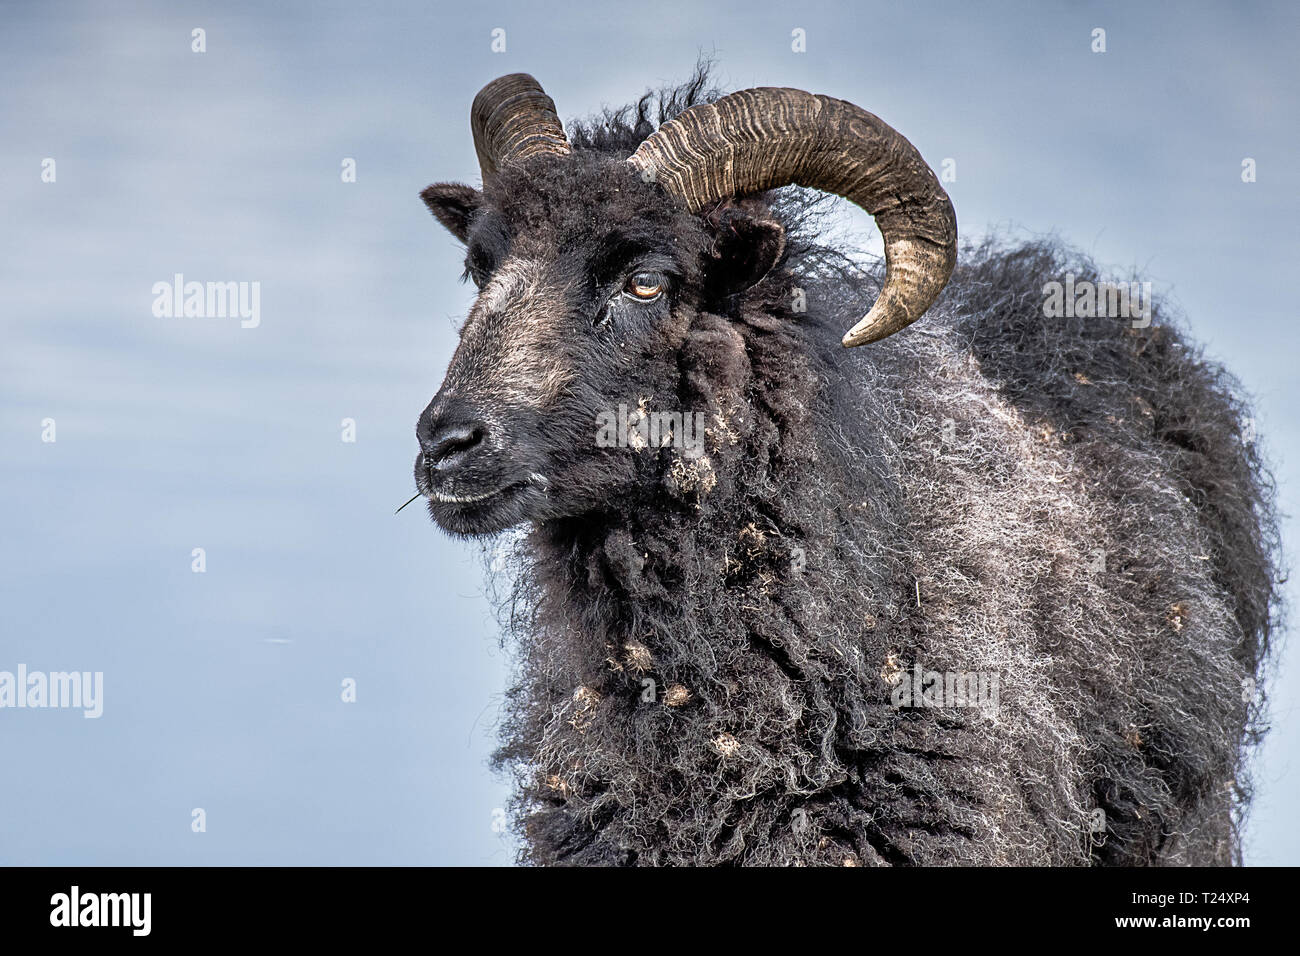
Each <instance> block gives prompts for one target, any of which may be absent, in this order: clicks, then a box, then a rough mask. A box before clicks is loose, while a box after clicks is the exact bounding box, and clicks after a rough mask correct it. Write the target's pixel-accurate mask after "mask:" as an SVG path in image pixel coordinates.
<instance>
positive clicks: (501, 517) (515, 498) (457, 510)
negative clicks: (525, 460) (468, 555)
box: [416, 472, 550, 535]
mask: <svg viewBox="0 0 1300 956" xmlns="http://www.w3.org/2000/svg"><path fill="white" fill-rule="evenodd" d="M549 484H550V483H549V482H548V481H547V479H546V478H545V477H544V476H543V475H539V474H537V473H529V474H527V475H525V476H524V477H522V478H519V479H517V480H514V481H507V482H505V483H503V484H500V485H497V486H496V487H494V488H487V489H481V488H457V489H455V490H452V489H450V488H445V489H444V488H434V487H433V486H432V484H431V483H430V482H429V479H428V478H427V477H426V476H424V475H421V474H419V473H418V472H417V477H416V487H417V488H418V489H419V492H420V494H422V495H423V496H424V497H425V498H426V499H428V502H429V504H428V508H429V515H430V516H431V517H432V518H433V520H434V521H436V522H437V523H438V524H439V525H440V526H441V527H442V528H443V529H444V530H446V531H449V532H451V533H452V534H462V535H482V534H494V533H496V532H498V531H504V530H505V529H506V528H509V527H512V526H514V525H517V524H519V523H520V522H522V521H525V520H527V518H528V517H529V514H530V512H531V507H530V506H531V505H532V504H533V503H534V502H535V501H537V500H538V499H540V498H541V497H542V496H543V495H544V494H545V491H546V488H547V486H548V485H549Z"/></svg>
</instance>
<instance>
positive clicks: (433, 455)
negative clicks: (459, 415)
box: [424, 425, 487, 471]
mask: <svg viewBox="0 0 1300 956" xmlns="http://www.w3.org/2000/svg"><path fill="white" fill-rule="evenodd" d="M486 434H487V429H485V428H484V427H483V426H482V425H452V426H449V427H447V428H442V429H440V430H438V431H437V432H435V433H434V435H433V436H432V437H431V438H430V440H429V441H428V443H427V444H425V446H424V460H425V463H426V464H427V465H428V466H429V467H430V468H432V469H434V470H435V471H436V470H438V469H441V468H445V467H447V466H448V465H451V464H453V463H455V462H456V461H458V460H459V459H460V458H461V456H463V455H464V454H465V453H466V452H468V451H472V450H473V449H474V448H476V447H477V446H478V445H480V444H481V443H482V441H483V438H484V436H485V435H486Z"/></svg>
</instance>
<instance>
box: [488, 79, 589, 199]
mask: <svg viewBox="0 0 1300 956" xmlns="http://www.w3.org/2000/svg"><path fill="white" fill-rule="evenodd" d="M469 125H470V128H471V129H472V130H473V131H474V150H475V152H477V153H478V165H479V169H480V170H481V171H482V173H483V178H484V179H487V178H488V177H489V176H491V175H492V174H493V173H495V172H496V171H497V170H498V169H499V168H501V167H502V166H504V165H505V164H506V163H512V162H518V161H520V160H524V159H527V158H528V157H530V156H536V155H537V154H539V153H551V154H553V155H556V156H567V155H569V141H568V140H567V139H565V137H564V127H563V126H562V125H560V117H559V116H557V115H556V112H555V103H554V102H553V101H552V100H551V98H550V97H549V96H547V95H546V93H545V91H544V90H543V89H542V87H541V84H539V83H538V82H537V81H536V80H535V79H533V78H532V77H531V76H529V75H528V74H527V73H511V74H509V75H508V76H499V77H497V78H496V79H495V80H493V81H492V82H491V83H489V84H488V85H487V86H485V87H483V89H481V90H479V93H478V96H476V97H474V104H473V105H472V106H471V107H470V109H469Z"/></svg>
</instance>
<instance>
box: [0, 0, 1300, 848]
mask: <svg viewBox="0 0 1300 956" xmlns="http://www.w3.org/2000/svg"><path fill="white" fill-rule="evenodd" d="M1298 27H1300V8H1297V7H1296V6H1295V5H1294V4H1292V3H1285V2H1280V3H1275V4H1267V3H1259V4H1248V5H1233V6H1228V5H1211V4H1195V3H1179V4H1157V3H1147V4H1132V3H1128V2H1118V0H1117V2H1112V3H1078V2H1070V3H1064V2H1061V3H1051V2H1049V3H1034V4H1029V3H1000V4H999V3H992V4H980V5H974V4H970V5H968V4H957V3H947V4H939V3H924V2H921V3H908V4H899V3H875V2H863V0H842V2H827V3H798V4H790V3H774V2H770V0H744V2H736V3H713V4H708V5H705V4H699V3H693V2H684V0H661V2H657V3H654V4H645V3H629V2H624V0H607V2H604V3H602V4H600V5H598V6H594V7H591V8H584V7H580V6H578V5H576V4H573V5H570V4H562V3H553V4H543V3H532V2H510V3H494V2H483V3H475V4H460V3H455V4H453V3H442V2H434V3H428V2H421V3H417V2H409V3H367V4H360V3H339V2H335V3H329V2H313V3H291V2H286V3H277V4H274V5H263V4H252V3H238V2H235V3H231V2H221V3H217V2H209V3H202V2H186V0H167V2H162V0H158V2H150V3H115V4H112V5H108V4H102V3H94V2H81V3H66V2H58V0H52V2H47V3H6V4H5V6H4V27H3V29H0V210H2V212H0V221H2V222H3V227H2V228H0V670H9V671H14V670H15V669H16V668H17V666H18V665H19V664H25V665H26V666H27V667H28V668H29V669H31V670H43V671H59V670H78V671H102V672H103V673H104V701H103V707H104V711H103V716H102V717H101V718H100V719H98V720H87V719H84V718H83V717H82V715H81V713H80V712H79V711H71V710H62V711H60V710H8V709H6V710H3V711H0V767H3V771H0V780H3V785H2V786H0V820H3V821H4V822H3V823H2V824H0V863H3V864H49V865H58V864H189V863H193V864H443V863H446V864H485V865H495V864H506V863H509V862H511V861H512V858H513V848H512V846H511V845H510V841H509V837H508V836H507V835H506V834H504V833H503V832H502V830H503V826H502V814H501V809H500V808H502V807H503V806H504V804H505V801H506V797H507V786H506V782H505V781H502V780H499V779H497V778H495V777H494V776H493V775H492V773H491V772H490V771H489V769H488V767H487V766H486V761H487V757H488V755H489V754H490V752H491V750H492V748H493V740H494V725H495V723H496V722H497V719H498V708H499V706H500V702H501V692H502V691H503V689H504V687H505V685H506V680H507V676H508V655H506V653H505V652H503V651H502V650H501V649H500V648H499V647H498V645H497V637H496V628H495V626H494V618H493V613H492V609H491V606H490V603H489V601H488V600H487V598H486V597H485V595H484V589H485V583H484V582H485V573H484V566H483V561H482V556H481V554H480V551H479V549H478V548H477V547H475V546H472V545H469V544H465V543H462V542H456V541H452V540H449V539H448V538H446V537H445V536H444V535H442V533H441V532H439V531H438V530H437V529H436V528H435V527H434V526H433V525H432V524H431V523H430V521H429V520H428V518H427V515H426V514H425V512H424V510H423V508H422V507H420V505H419V503H417V504H416V505H413V506H412V507H410V508H408V509H406V510H405V511H403V512H402V513H401V514H398V515H396V516H394V514H393V511H394V509H395V508H396V507H397V506H398V505H400V504H401V503H402V502H403V501H405V500H406V499H407V498H408V497H409V496H410V494H411V493H412V492H413V488H412V481H411V466H412V462H413V459H414V456H415V452H416V445H415V439H414V425H415V421H416V418H417V416H418V415H419V413H420V411H421V410H422V409H423V408H424V406H425V404H427V402H428V401H429V399H430V398H431V397H432V395H433V392H434V391H435V390H436V388H437V386H438V384H439V382H440V381H441V378H442V373H443V371H444V369H445V367H446V363H447V360H448V358H449V357H450V355H451V351H452V348H453V345H454V330H453V323H454V322H455V321H456V320H458V319H459V318H461V317H463V315H464V313H465V311H466V309H467V307H468V305H469V303H470V301H471V287H470V286H466V285H462V284H459V283H458V282H457V281H456V280H457V277H458V276H459V275H460V271H461V261H460V260H461V253H460V250H459V248H458V247H457V246H456V244H455V243H454V241H453V240H452V239H451V238H450V236H449V235H448V234H447V233H446V232H444V231H443V230H442V229H441V227H439V226H437V224H436V223H435V222H434V221H433V219H432V218H431V217H430V216H429V214H428V213H427V212H426V211H425V209H424V208H423V206H422V204H421V203H420V201H419V199H418V198H417V194H418V192H419V190H420V189H421V188H423V187H424V186H425V185H427V184H428V183H430V182H433V181H435V180H446V179H453V180H463V181H468V182H472V183H474V184H475V185H477V184H478V168H477V164H476V162H475V159H474V150H473V145H472V143H471V140H470V135H469V124H468V111H469V104H470V100H471V99H472V98H473V96H474V94H475V92H477V90H478V89H479V88H480V87H481V86H482V85H483V84H484V83H486V82H487V81H488V80H490V79H492V78H494V77H496V76H498V75H501V74H504V73H510V72H516V71H526V72H531V73H533V74H534V75H536V76H537V77H538V79H540V80H541V82H542V83H543V84H544V85H545V87H546V89H547V91H548V92H549V93H550V94H551V95H552V96H553V97H554V99H555V100H556V103H557V104H558V106H559V110H560V113H561V116H563V117H565V118H568V117H571V116H576V115H587V114H589V113H591V112H594V111H596V110H598V109H599V108H601V107H602V106H619V105H622V104H624V103H626V102H628V101H630V100H633V99H635V98H636V97H637V96H639V95H640V94H641V93H642V92H643V91H644V90H645V89H646V88H647V87H651V86H654V87H657V86H660V85H663V84H669V83H676V82H680V81H681V80H683V79H685V78H686V77H687V76H688V74H689V72H690V71H691V69H692V67H693V66H694V65H695V62H696V60H697V58H698V57H699V56H700V55H701V54H704V55H706V56H711V57H713V58H714V60H715V61H716V64H717V68H716V73H715V80H716V82H717V83H718V85H719V86H721V87H722V88H724V89H738V88H743V87H746V86H757V85H773V86H797V87H802V88H805V89H809V90H812V91H814V92H823V93H828V94H832V95H835V96H839V97H842V98H844V99H848V100H850V101H852V102H855V103H857V104H859V105H861V106H863V107H865V108H867V109H869V110H871V111H873V112H876V113H878V114H879V115H881V116H882V117H883V118H885V119H886V120H887V121H888V122H890V123H892V124H893V125H895V126H897V127H898V128H899V129H900V130H901V131H902V132H903V133H904V135H906V136H907V137H908V138H909V139H911V140H912V142H914V143H915V144H916V145H917V147H918V148H919V149H920V150H921V152H922V154H923V155H924V156H925V157H926V158H927V159H928V160H929V161H930V162H931V164H932V165H934V166H935V167H936V168H938V167H939V165H940V164H941V163H942V162H943V161H944V160H945V159H951V160H952V161H953V167H952V168H953V169H955V172H956V180H955V181H953V182H949V183H947V184H946V185H947V188H948V190H949V192H950V194H951V195H952V197H953V201H954V203H955V205H956V208H957V212H958V217H959V220H960V229H961V231H962V233H963V234H964V235H965V236H967V237H975V236H978V235H980V234H981V233H984V232H987V231H989V230H994V229H998V230H1004V231H1009V232H1010V233H1011V234H1012V235H1020V236H1028V235H1033V234H1042V233H1049V232H1054V233H1057V234H1059V235H1061V236H1062V237H1063V238H1065V239H1066V240H1068V241H1069V242H1071V243H1073V244H1074V245H1076V246H1078V247H1080V248H1081V249H1083V250H1084V251H1085V252H1088V253H1090V254H1091V255H1093V256H1095V257H1096V258H1097V259H1098V260H1099V261H1100V262H1102V263H1104V264H1106V265H1110V266H1113V267H1115V268H1116V269H1117V270H1119V271H1121V272H1127V271H1128V270H1129V269H1132V268H1136V269H1138V270H1139V271H1141V272H1142V273H1143V275H1144V277H1145V278H1148V279H1150V280H1152V281H1153V282H1154V283H1155V288H1156V291H1157V293H1158V294H1165V295H1169V296H1171V297H1172V298H1173V299H1174V300H1175V301H1176V302H1177V303H1178V304H1179V305H1180V307H1181V309H1182V310H1183V311H1184V312H1185V314H1186V316H1187V319H1188V322H1189V324H1190V327H1191V329H1192V331H1193V334H1194V335H1195V337H1196V338H1198V339H1199V341H1200V342H1202V343H1203V344H1204V345H1205V346H1206V349H1207V352H1208V354H1210V355H1211V356H1212V357H1214V358H1217V359H1219V360H1222V361H1223V362H1224V363H1226V364H1227V365H1228V366H1229V367H1230V368H1231V369H1232V370H1233V371H1234V372H1235V373H1236V374H1237V375H1238V376H1239V377H1240V378H1241V380H1242V382H1243V383H1244V385H1245V387H1246V389H1247V390H1248V391H1249V392H1250V393H1252V394H1253V395H1254V396H1255V397H1256V398H1257V400H1258V408H1259V415H1258V420H1257V428H1258V433H1259V435H1260V441H1261V442H1262V443H1263V445H1264V447H1265V448H1266V449H1267V450H1268V452H1269V453H1270V455H1271V457H1272V459H1273V460H1274V462H1275V463H1276V465H1277V475H1278V478H1279V484H1280V493H1281V505H1282V508H1283V510H1284V511H1286V512H1288V513H1294V512H1295V511H1296V497H1297V489H1298V487H1300V486H1298V484H1297V483H1298V481H1300V472H1298V471H1297V463H1298V451H1300V426H1298V425H1297V423H1296V420H1295V417H1294V416H1293V415H1291V414H1289V413H1290V411H1291V410H1292V409H1294V408H1295V407H1296V406H1297V404H1300V384H1297V381H1298V380H1297V376H1296V374H1295V368H1296V364H1297V360H1298V359H1300V356H1298V355H1297V350H1296V346H1297V334H1296V331H1295V329H1296V324H1295V323H1296V316H1295V312H1296V307H1295V294H1294V276H1295V268H1296V262H1297V261H1300V230H1298V229H1297V225H1296V224H1297V222H1300V190H1298V189H1297V187H1296V179H1295V173H1296V162H1297V156H1298V155H1300V128H1298V126H1297V123H1296V118H1297V115H1300V71H1297V70H1296V68H1295V62H1294V50H1295V47H1296V43H1297V40H1298V39H1300V30H1298V29H1297V28H1298ZM1099 28H1100V29H1102V30H1104V31H1105V35H1104V42H1105V52H1094V49H1093V48H1094V46H1095V45H1096V42H1097V41H1096V38H1095V34H1094V30H1096V29H1099ZM195 30H201V31H203V32H202V33H201V34H197V35H196V34H195V32H194V31H195ZM799 31H802V33H800V32H799ZM200 40H201V41H202V43H200V42H199V41H200ZM801 41H802V46H803V50H802V51H799V50H797V48H798V47H799V46H800V45H801ZM200 45H201V46H202V47H203V51H202V52H197V51H196V50H195V47H196V46H200ZM1248 158H1249V159H1253V160H1254V161H1255V163H1254V166H1255V169H1256V181H1255V182H1249V183H1248V182H1243V179H1242V170H1243V161H1244V160H1246V159H1248ZM49 160H53V164H51V163H50V162H49ZM349 160H350V161H351V165H349V162H348V161H349ZM1288 164H1290V165H1288ZM349 168H350V169H352V170H354V172H355V181H345V180H347V179H348V176H347V171H348V169H349ZM51 174H52V175H51ZM51 179H52V181H50V180H51ZM849 225H854V226H857V225H861V226H862V227H863V228H866V227H867V225H868V221H867V220H865V217H863V219H862V221H861V222H860V223H854V222H852V221H851V220H850V221H849ZM876 248H877V249H878V248H879V247H878V244H877V246H876ZM177 273H181V274H183V275H184V276H185V278H186V280H187V281H203V282H207V281H221V282H225V281H233V282H250V283H251V282H257V283H259V284H260V324H258V325H257V326H256V327H255V328H243V327H241V322H240V320H239V318H237V317H235V318H193V317H191V318H175V317H173V318H166V317H158V316H156V315H155V314H154V312H153V304H154V299H155V294H154V292H153V291H152V289H153V286H154V284H155V283H158V282H170V281H171V280H172V278H173V276H174V275H175V274H177ZM47 420H52V421H53V428H54V432H53V435H51V434H50V425H49V424H48V422H47ZM345 420H350V421H351V422H352V423H353V426H352V427H353V429H354V436H352V437H355V441H347V440H345V439H346V438H348V437H350V436H349V432H348V427H349V426H348V425H347V424H346V423H345ZM50 437H55V438H56V440H55V441H49V440H47V439H48V438H50ZM1296 530H1297V529H1296V527H1295V524H1294V523H1293V522H1288V524H1287V526H1286V528H1285V532H1286V534H1287V537H1288V540H1291V541H1294V540H1295V538H1296ZM200 548H201V549H203V551H202V556H203V560H204V562H205V568H206V569H205V570H204V571H203V573H195V572H194V570H193V569H192V568H193V564H194V562H195V560H196V558H195V549H200ZM1293 603H1294V598H1293ZM1296 654H1297V651H1296V646H1295V644H1294V643H1292V644H1291V645H1290V646H1289V647H1288V648H1287V651H1286V653H1285V655H1284V656H1283V657H1282V658H1281V659H1280V666H1279V668H1278V670H1277V673H1276V674H1275V678H1274V680H1273V682H1272V686H1271V695H1272V713H1273V718H1274V731H1273V733H1272V735H1271V737H1270V738H1269V740H1268V743H1267V745H1266V746H1265V748H1264V749H1263V751H1262V753H1261V754H1260V755H1259V759H1258V760H1257V773H1256V782H1257V788H1258V797H1257V800H1256V803H1255V806H1254V810H1253V812H1252V815H1251V819H1250V824H1249V827H1248V830H1247V838H1246V858H1247V862H1249V863H1255V864H1296V863H1300V828H1297V827H1296V825H1295V820H1294V807H1295V806H1296V803H1297V800H1298V799H1300V777H1298V776H1297V766H1296V765H1297V762H1298V761H1300V712H1298V709H1297V696H1298V695H1297V682H1296V676H1297V667H1298V666H1300V663H1298V662H1297V660H1296ZM346 680H352V681H355V687H356V700H355V702H352V703H349V702H345V701H344V700H343V683H344V681H346ZM196 808H201V809H202V810H203V811H204V817H205V823H206V831H205V832H202V833H196V832H194V831H193V829H192V821H193V819H194V817H193V811H194V810H195V809H196Z"/></svg>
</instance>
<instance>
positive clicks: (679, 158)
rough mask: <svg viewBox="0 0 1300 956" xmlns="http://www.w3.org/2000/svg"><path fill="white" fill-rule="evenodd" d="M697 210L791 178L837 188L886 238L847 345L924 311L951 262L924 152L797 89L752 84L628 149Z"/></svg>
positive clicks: (849, 109)
mask: <svg viewBox="0 0 1300 956" xmlns="http://www.w3.org/2000/svg"><path fill="white" fill-rule="evenodd" d="M628 162H629V163H631V164H632V166H633V167H635V168H636V169H638V170H639V171H641V173H642V175H643V176H644V177H645V178H647V179H649V178H653V179H654V180H655V181H657V182H659V183H660V184H661V185H662V186H663V187H664V188H665V189H667V190H668V191H669V192H670V193H673V194H674V195H677V196H680V197H681V198H682V199H683V200H685V202H686V204H687V206H688V207H689V208H690V209H691V211H692V212H694V211H697V210H699V209H700V207H702V206H704V205H705V204H706V203H709V202H712V201H714V200H717V199H722V198H724V197H727V196H739V195H743V194H745V193H755V192H762V191H763V190H765V189H776V188H778V187H780V186H789V185H798V186H807V187H809V188H812V189H820V190H822V191H824V192H828V193H834V194H835V195H837V196H843V197H844V198H845V199H848V200H851V201H852V202H854V203H856V204H857V205H859V206H861V207H862V208H863V209H865V210H866V211H867V212H869V213H870V214H871V215H872V217H873V218H874V219H875V220H876V225H878V226H879V227H880V232H881V234H882V235H883V236H884V238H885V284H884V287H883V288H882V289H881V290H880V295H879V297H877V299H876V302H875V304H874V305H873V306H872V307H871V311H870V312H868V313H867V316H866V318H864V319H862V321H860V322H859V323H858V324H857V325H855V326H853V328H851V329H849V331H848V332H847V333H845V335H844V344H845V345H846V346H853V345H864V344H866V343H867V342H875V341H877V340H878V339H883V338H884V337H885V336H887V335H892V334H893V333H895V332H897V331H898V330H899V329H901V328H903V327H905V326H907V325H910V324H911V323H912V322H915V321H916V320H917V319H919V318H920V317H921V316H922V314H924V312H925V310H926V309H928V308H929V307H930V306H931V305H932V304H933V303H934V300H935V299H936V298H937V297H938V295H939V293H940V292H941V291H942V290H943V287H944V285H945V284H946V283H947V281H948V277H949V276H951V275H952V270H953V266H954V265H955V264H956V262H957V217H956V216H955V215H954V213H953V209H952V203H951V202H950V201H949V199H948V194H947V193H945V192H944V191H943V187H942V186H940V185H939V180H938V179H936V178H935V175H934V172H933V171H932V170H931V169H930V167H929V166H927V165H926V163H925V160H923V159H922V158H921V154H920V153H918V152H917V151H916V147H914V146H913V145H912V144H911V143H909V142H908V141H907V140H906V139H904V138H903V137H902V136H901V135H900V134H899V133H898V132H897V131H896V130H894V129H892V128H891V127H890V126H888V125H887V124H886V123H885V122H884V121H882V120H881V119H880V118H879V117H877V116H874V115H872V114H871V113H868V112H867V111H866V110H863V109H859V108H858V107H856V106H854V105H853V104H852V103H846V102H844V101H843V100H837V99H833V98H832V97H829V96H814V95H813V94H811V93H805V92H804V91H802V90H791V89H779V88H775V87H759V88H757V89H752V90H742V91H741V92H739V93H732V94H731V95H729V96H724V97H723V98H722V99H720V100H718V101H717V102H716V103H709V104H701V105H699V106H693V107H691V108H690V109H688V110H686V111H685V112H684V113H682V114H681V115H680V116H678V117H677V118H676V119H674V120H671V121H670V122H667V123H665V124H664V125H663V126H661V127H660V128H659V130H658V132H656V133H654V134H653V135H652V136H650V137H649V138H648V139H646V140H645V141H644V142H643V143H642V144H641V145H640V147H638V148H637V151H636V152H635V153H633V154H632V157H631V158H630V159H629V160H628Z"/></svg>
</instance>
